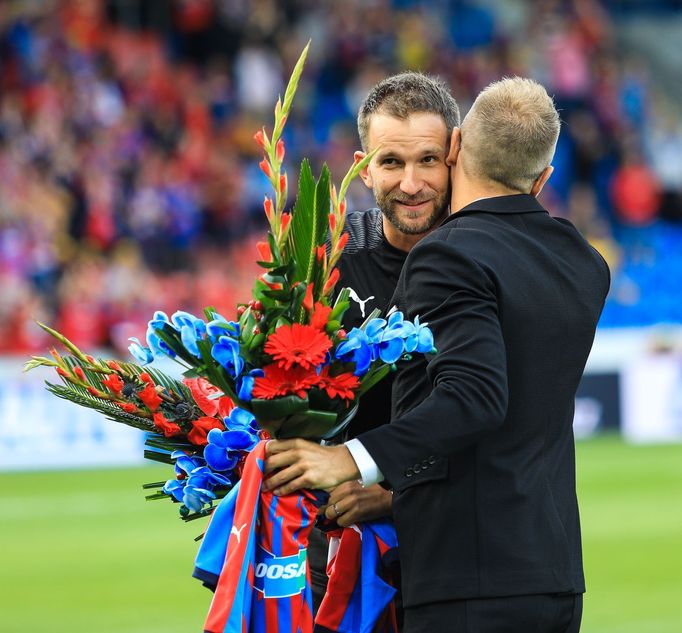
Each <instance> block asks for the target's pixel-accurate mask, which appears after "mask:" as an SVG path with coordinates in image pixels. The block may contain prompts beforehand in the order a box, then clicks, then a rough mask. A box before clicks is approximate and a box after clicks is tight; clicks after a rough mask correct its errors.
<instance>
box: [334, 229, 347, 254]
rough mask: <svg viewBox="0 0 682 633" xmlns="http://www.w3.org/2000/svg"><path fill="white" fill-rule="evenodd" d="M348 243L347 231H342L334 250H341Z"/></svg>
mask: <svg viewBox="0 0 682 633" xmlns="http://www.w3.org/2000/svg"><path fill="white" fill-rule="evenodd" d="M346 244H348V233H343V234H342V235H341V237H340V238H339V241H338V242H337V244H336V251H337V252H341V251H342V250H343V249H344V248H346Z"/></svg>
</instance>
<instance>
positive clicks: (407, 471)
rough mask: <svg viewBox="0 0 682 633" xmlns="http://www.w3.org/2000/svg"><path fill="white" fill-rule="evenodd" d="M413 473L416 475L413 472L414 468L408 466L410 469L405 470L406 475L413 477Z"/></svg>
mask: <svg viewBox="0 0 682 633" xmlns="http://www.w3.org/2000/svg"><path fill="white" fill-rule="evenodd" d="M412 475H414V473H413V472H412V469H411V468H408V469H407V470H406V471H405V477H412Z"/></svg>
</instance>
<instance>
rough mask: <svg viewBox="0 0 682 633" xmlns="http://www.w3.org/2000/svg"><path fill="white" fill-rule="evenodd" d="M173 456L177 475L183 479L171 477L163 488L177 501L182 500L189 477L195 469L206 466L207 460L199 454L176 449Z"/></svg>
mask: <svg viewBox="0 0 682 633" xmlns="http://www.w3.org/2000/svg"><path fill="white" fill-rule="evenodd" d="M171 458H172V459H174V460H175V476H176V477H181V479H169V480H168V481H167V482H166V484H165V485H164V487H163V488H162V490H163V492H165V493H166V494H167V495H169V496H171V497H173V498H174V499H175V500H176V501H182V497H183V495H184V491H185V486H186V485H187V477H188V476H189V474H190V473H191V472H192V471H194V470H195V469H197V468H200V467H202V466H205V465H206V460H204V459H202V458H201V457H197V456H194V457H191V456H189V455H187V453H184V452H183V451H174V452H173V453H171Z"/></svg>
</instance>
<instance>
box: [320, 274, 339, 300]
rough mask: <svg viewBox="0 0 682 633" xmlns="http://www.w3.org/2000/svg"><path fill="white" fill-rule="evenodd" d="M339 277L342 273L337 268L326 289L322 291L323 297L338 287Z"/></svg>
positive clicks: (328, 280)
mask: <svg viewBox="0 0 682 633" xmlns="http://www.w3.org/2000/svg"><path fill="white" fill-rule="evenodd" d="M339 276H340V273H339V269H338V268H335V269H334V270H332V274H331V275H329V279H327V283H326V284H324V288H323V289H322V294H323V295H326V294H328V293H329V292H331V291H332V289H333V288H334V286H335V285H336V282H337V281H338V280H339Z"/></svg>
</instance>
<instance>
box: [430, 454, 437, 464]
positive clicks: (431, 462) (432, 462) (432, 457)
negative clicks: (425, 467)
mask: <svg viewBox="0 0 682 633" xmlns="http://www.w3.org/2000/svg"><path fill="white" fill-rule="evenodd" d="M435 463H436V458H435V457H434V456H433V455H431V456H430V457H429V464H435Z"/></svg>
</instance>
